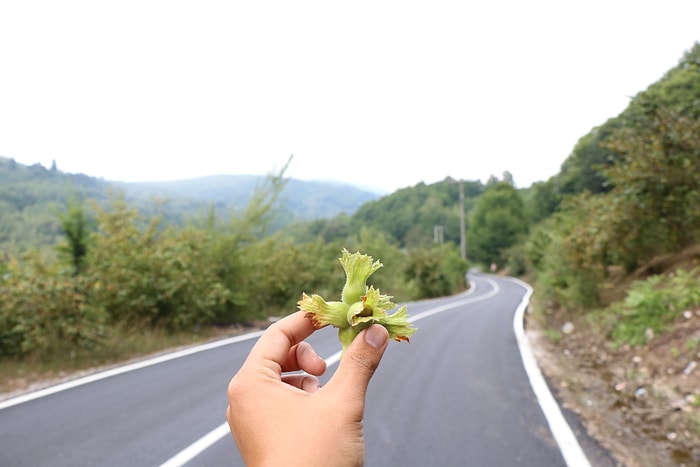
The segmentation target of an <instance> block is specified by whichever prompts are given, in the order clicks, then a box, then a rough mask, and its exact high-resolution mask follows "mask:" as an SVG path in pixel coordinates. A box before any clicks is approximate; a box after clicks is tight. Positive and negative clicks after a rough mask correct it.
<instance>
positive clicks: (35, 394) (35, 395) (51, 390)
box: [0, 331, 263, 410]
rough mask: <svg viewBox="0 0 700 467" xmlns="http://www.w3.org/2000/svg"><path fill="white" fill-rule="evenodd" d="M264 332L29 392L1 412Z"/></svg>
mask: <svg viewBox="0 0 700 467" xmlns="http://www.w3.org/2000/svg"><path fill="white" fill-rule="evenodd" d="M262 333H263V331H254V332H251V333H248V334H242V335H240V336H234V337H228V338H226V339H220V340H216V341H212V342H208V343H206V344H199V345H195V346H192V347H188V348H186V349H183V350H178V351H175V352H170V353H166V354H163V355H158V356H156V357H151V358H147V359H144V360H139V361H136V362H133V363H127V364H124V365H120V366H117V367H114V368H111V369H109V370H102V371H98V372H95V373H91V374H89V375H86V376H82V377H79V378H76V379H71V380H68V381H66V382H64V383H59V384H56V385H53V386H48V387H46V388H43V389H38V390H36V391H32V392H28V393H25V394H22V395H19V396H16V397H12V398H10V399H6V400H4V401H0V410H3V409H6V408H9V407H13V406H15V405H19V404H23V403H25V402H29V401H32V400H35V399H39V398H42V397H46V396H49V395H51V394H55V393H57V392H61V391H66V390H68V389H72V388H75V387H78V386H82V385H84V384H88V383H92V382H95V381H100V380H102V379H106V378H109V377H112V376H116V375H120V374H122V373H128V372H130V371H135V370H140V369H141V368H146V367H149V366H152V365H157V364H159V363H164V362H167V361H169V360H175V359H177V358H182V357H186V356H188V355H192V354H196V353H199V352H204V351H206V350H211V349H215V348H217V347H223V346H225V345H230V344H234V343H236V342H242V341H245V340H248V339H253V338H256V337H260V336H261V335H262Z"/></svg>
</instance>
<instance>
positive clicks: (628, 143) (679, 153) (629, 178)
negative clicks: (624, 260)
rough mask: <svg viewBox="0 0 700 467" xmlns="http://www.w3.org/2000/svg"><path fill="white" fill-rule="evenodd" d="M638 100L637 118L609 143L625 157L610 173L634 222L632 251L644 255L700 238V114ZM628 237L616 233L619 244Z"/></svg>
mask: <svg viewBox="0 0 700 467" xmlns="http://www.w3.org/2000/svg"><path fill="white" fill-rule="evenodd" d="M697 79H698V81H700V70H699V71H698V74H697ZM639 105H640V107H641V108H642V109H643V111H641V112H640V114H639V115H638V116H637V119H636V120H635V121H634V122H633V123H631V124H630V126H627V127H625V128H624V129H621V130H620V131H619V132H618V133H617V134H616V136H615V138H614V139H612V140H610V141H609V142H608V147H610V148H612V149H614V150H615V151H617V152H618V153H619V154H620V155H621V160H620V161H619V162H618V163H617V164H616V165H614V166H612V167H610V168H609V169H608V170H607V171H606V175H607V176H608V178H609V179H610V181H611V183H612V184H613V185H614V186H615V189H613V191H612V192H611V193H610V204H611V205H612V206H615V207H616V208H617V209H616V210H615V212H614V214H615V215H616V216H619V217H620V218H624V219H626V220H628V222H629V223H630V224H634V226H635V230H636V231H635V232H634V233H635V237H634V243H635V245H634V250H633V251H630V252H629V253H630V254H631V255H634V256H635V257H636V258H638V259H640V260H641V259H647V258H650V257H651V256H652V255H654V254H659V253H666V252H671V251H675V250H677V249H680V248H683V247H685V246H688V245H690V244H692V243H693V242H695V241H698V240H699V239H700V236H699V235H698V233H699V232H700V177H698V175H697V174H698V173H700V118H697V117H689V116H687V115H684V114H683V113H682V112H680V111H678V110H675V109H673V108H668V107H661V106H660V105H659V104H658V103H657V102H655V101H649V100H646V99H644V100H641V101H639ZM624 237H625V238H615V237H614V236H613V235H611V238H612V240H613V241H614V244H615V245H616V246H617V247H618V248H621V247H622V244H623V243H627V242H628V239H629V235H624Z"/></svg>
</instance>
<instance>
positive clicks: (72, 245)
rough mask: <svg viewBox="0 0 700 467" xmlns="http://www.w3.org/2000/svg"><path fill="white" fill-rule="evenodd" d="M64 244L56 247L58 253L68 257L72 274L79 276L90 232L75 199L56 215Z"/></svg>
mask: <svg viewBox="0 0 700 467" xmlns="http://www.w3.org/2000/svg"><path fill="white" fill-rule="evenodd" d="M57 216H58V219H59V221H60V225H61V231H62V232H63V235H64V237H65V243H63V244H60V245H59V246H58V250H59V252H61V253H62V254H64V255H66V256H68V258H69V261H70V263H71V265H72V266H73V273H74V274H76V275H77V274H79V273H80V272H82V271H83V269H84V265H85V256H86V255H87V251H88V241H89V235H90V231H91V227H92V226H91V224H90V220H89V219H88V215H87V212H86V211H85V207H84V206H83V204H82V203H79V202H78V201H76V200H75V199H71V200H69V201H68V208H67V210H66V211H64V212H58V213H57Z"/></svg>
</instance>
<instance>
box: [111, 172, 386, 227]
mask: <svg viewBox="0 0 700 467" xmlns="http://www.w3.org/2000/svg"><path fill="white" fill-rule="evenodd" d="M264 180H265V176H261V175H212V176H207V177H199V178H192V179H187V180H176V181H168V182H136V183H123V182H119V183H118V184H117V185H118V186H121V187H123V188H124V189H125V190H127V191H128V192H129V193H131V194H133V195H138V196H141V197H153V196H155V197H162V198H167V199H189V200H198V201H203V202H205V203H213V204H214V206H215V207H217V208H224V209H242V208H244V207H245V206H246V205H247V204H248V201H249V200H250V197H251V195H252V194H253V192H254V191H255V188H256V187H257V186H259V185H260V184H262V183H263V181H264ZM380 196H381V195H379V194H378V193H375V192H371V191H367V190H365V189H361V188H356V187H353V186H351V185H345V184H341V183H338V182H325V181H302V180H297V179H289V180H287V183H286V185H285V187H284V190H283V191H282V199H281V203H282V206H283V208H284V209H285V210H286V211H288V213H290V214H291V217H292V218H294V219H295V220H313V219H321V218H331V217H334V216H336V215H337V214H340V213H345V214H348V215H351V214H353V213H354V212H355V211H357V209H358V208H359V207H360V206H362V205H363V204H364V203H366V202H368V201H373V200H375V199H377V198H379V197H380Z"/></svg>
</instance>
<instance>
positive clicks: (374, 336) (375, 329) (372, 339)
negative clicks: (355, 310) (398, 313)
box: [365, 324, 389, 349]
mask: <svg viewBox="0 0 700 467" xmlns="http://www.w3.org/2000/svg"><path fill="white" fill-rule="evenodd" d="M388 339H389V333H388V332H387V331H386V329H384V328H383V327H382V326H380V325H378V324H374V325H372V326H370V327H368V328H367V330H366V331H365V342H367V343H368V344H369V345H371V346H372V347H374V348H375V349H379V348H381V347H382V346H384V344H386V341H387V340H388Z"/></svg>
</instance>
